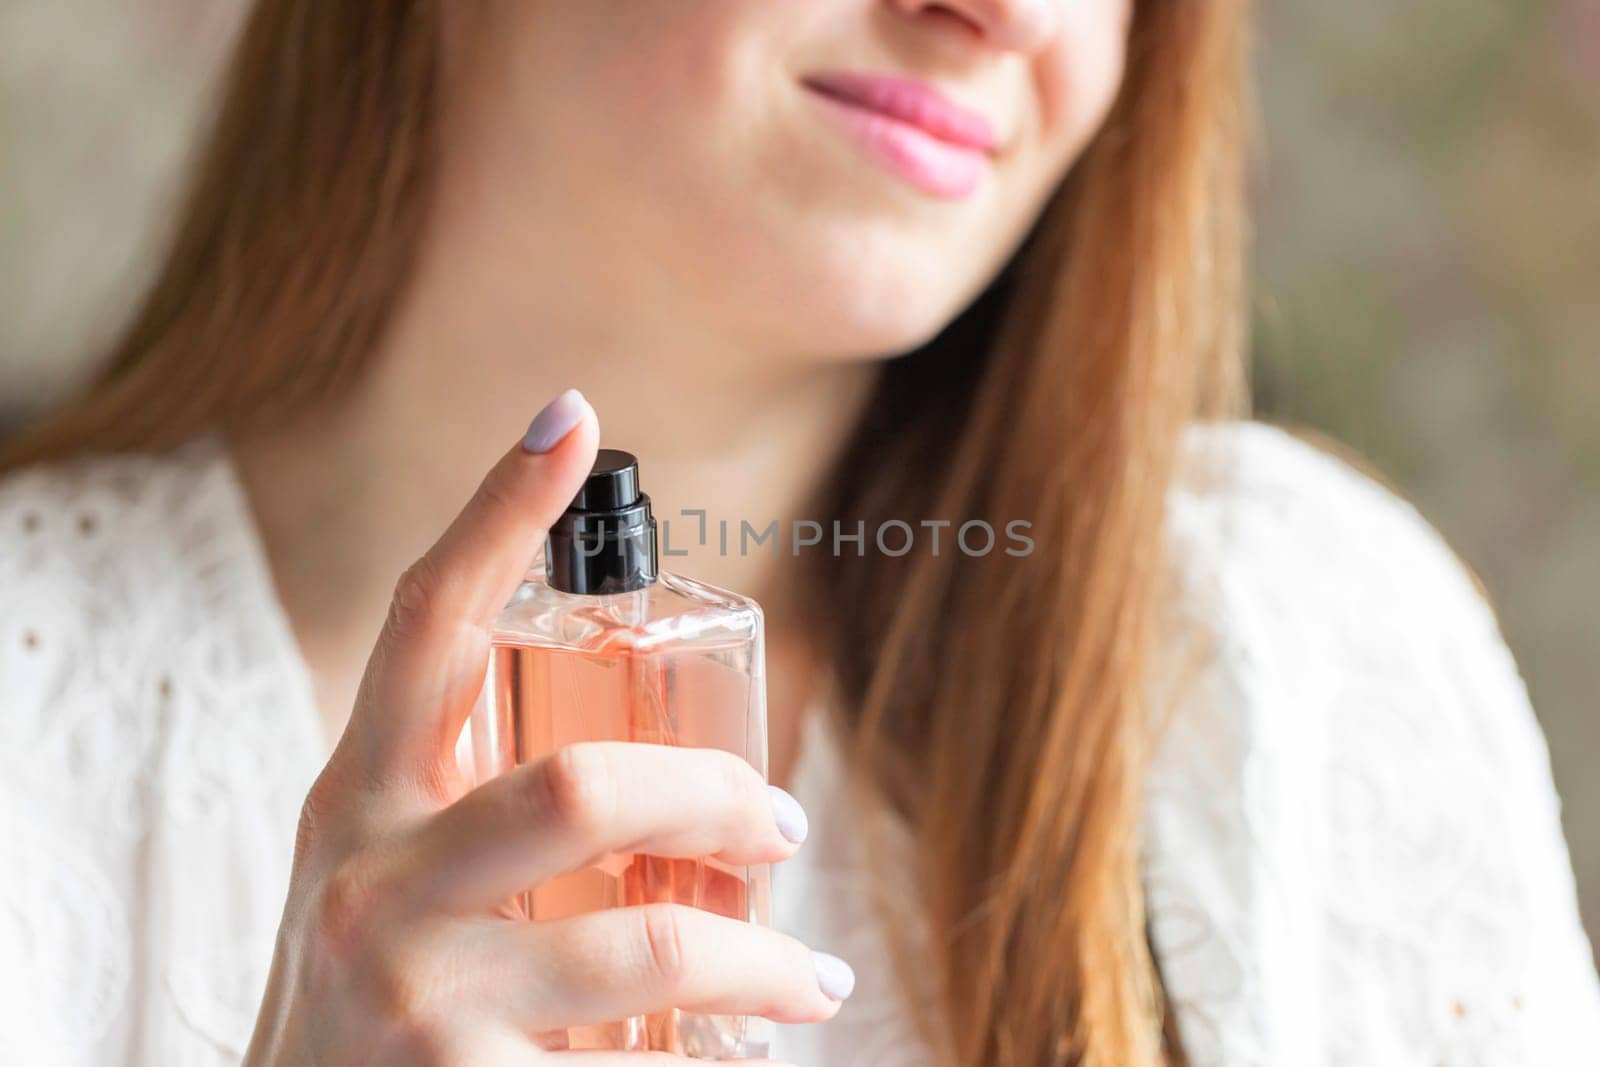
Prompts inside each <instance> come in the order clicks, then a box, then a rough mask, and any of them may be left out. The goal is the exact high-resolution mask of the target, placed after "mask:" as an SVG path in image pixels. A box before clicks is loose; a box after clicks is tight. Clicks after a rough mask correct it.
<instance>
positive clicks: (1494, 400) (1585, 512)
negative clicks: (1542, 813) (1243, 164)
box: [1254, 0, 1600, 943]
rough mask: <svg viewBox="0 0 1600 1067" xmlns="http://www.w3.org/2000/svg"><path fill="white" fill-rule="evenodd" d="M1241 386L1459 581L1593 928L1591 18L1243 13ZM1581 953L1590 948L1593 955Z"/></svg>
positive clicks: (1597, 589) (1481, 11) (1378, 9)
mask: <svg viewBox="0 0 1600 1067" xmlns="http://www.w3.org/2000/svg"><path fill="white" fill-rule="evenodd" d="M1258 57H1259V69H1260V80H1259V90H1258V91H1259V93H1260V98H1261V108H1260V110H1261V112H1262V116H1263V119H1264V125H1265V133H1266V138H1267V143H1266V146H1265V151H1264V153H1263V157H1262V159H1261V160H1260V164H1261V165H1260V167H1259V172H1258V176H1257V193H1258V196H1257V221H1256V225H1257V229H1258V241H1257V250H1256V257H1257V258H1256V269H1255V274H1256V294H1255V353H1254V355H1255V367H1254V374H1255V394H1256V405H1257V409H1258V411H1259V413H1260V414H1261V415H1263V416H1264V417H1267V418H1270V419H1272V420H1274V421H1278V420H1285V421H1294V422H1302V423H1307V424H1310V425H1313V426H1316V427H1318V428H1321V429H1324V430H1326V431H1327V432H1329V433H1331V434H1332V435H1333V436H1335V437H1337V438H1339V439H1341V440H1343V441H1345V442H1348V443H1349V444H1350V445H1352V446H1354V447H1355V448H1356V449H1357V450H1358V451H1360V452H1361V453H1363V454H1364V455H1365V456H1366V457H1367V459H1368V460H1370V462H1371V463H1372V464H1373V465H1374V466H1375V467H1376V468H1377V469H1378V471H1379V472H1380V473H1382V474H1383V475H1385V476H1386V477H1387V478H1388V479H1389V480H1390V481H1392V482H1394V483H1395V484H1396V485H1397V486H1399V487H1400V488H1401V489H1402V490H1403V492H1404V493H1405V495H1406V496H1407V497H1408V498H1410V499H1411V500H1412V502H1413V503H1415V504H1416V506H1417V508H1418V509H1419V510H1420V511H1421V512H1422V514H1423V515H1424V516H1425V517H1426V518H1427V519H1428V520H1429V521H1430V522H1432V523H1433V524H1434V525H1435V526H1437V527H1438V528H1439V530H1440V531H1441V532H1442V533H1443V534H1444V536H1445V538H1446V539H1447V540H1448V541H1449V542H1450V543H1451V544H1452V545H1453V546H1454V547H1455V549H1456V550H1457V552H1458V553H1459V554H1460V555H1461V556H1463V557H1464V558H1465V559H1466V561H1467V562H1468V564H1469V565H1470V566H1472V567H1473V569H1474V570H1475V571H1477V573H1478V576H1479V577H1480V578H1481V579H1482V580H1483V583H1484V584H1485V586H1487V588H1488V590H1489V594H1490V598H1491V601H1492V602H1493V603H1494V605H1495V607H1496V609H1497V612H1498V614H1499V616H1500V620H1501V626H1502V628H1503V630H1504V631H1505V634H1506V638H1507V640H1508V642H1509V643H1510V645H1511V648H1512V651H1513V653H1515V655H1516V657H1517V660H1518V662H1519V663H1520V665H1521V667H1522V670H1523V674H1524V676H1525V677H1526V679H1527V682H1528V686H1529V690H1530V692H1531V693H1532V697H1533V703H1534V707H1535V708H1536V709H1537V710H1538V712H1539V715H1540V718H1541V721H1542V723H1543V725H1544V728H1545V732H1546V736H1547V737H1548V739H1549V742H1550V747H1551V750H1552V751H1551V755H1552V759H1553V763H1554V768H1555V774H1556V782H1557V786H1558V788H1559V789H1560V791H1561V794H1562V797H1563V800H1564V807H1565V812H1564V814H1565V821H1566V829H1567V839H1568V841H1569V842H1570V844H1571V848H1572V855H1573V863H1574V866H1575V867H1576V869H1577V874H1578V879H1579V883H1580V887H1581V891H1582V895H1583V903H1584V911H1585V918H1586V919H1587V922H1588V928H1589V931H1590V934H1591V937H1595V936H1596V935H1597V934H1600V774H1597V773H1596V771H1597V769H1600V708H1597V703H1600V358H1597V357H1600V4H1595V3H1592V2H1585V3H1580V2H1574V0H1569V2H1553V3H1540V2H1530V0H1523V2H1521V3H1516V4H1504V3H1486V2H1482V0H1456V2H1454V3H1451V4H1448V5H1446V4H1443V3H1438V2H1434V0H1426V2H1423V3H1413V4H1392V3H1375V2H1371V0H1363V2H1357V3H1343V4H1335V5H1332V6H1329V5H1327V4H1320V3H1313V2H1311V0H1278V2H1277V3H1273V4H1268V5H1263V25H1262V29H1261V39H1260V42H1259V46H1258ZM1597 943H1600V942H1597Z"/></svg>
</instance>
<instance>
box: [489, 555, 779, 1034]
mask: <svg viewBox="0 0 1600 1067" xmlns="http://www.w3.org/2000/svg"><path fill="white" fill-rule="evenodd" d="M761 651H762V649H761V624H760V610H759V608H756V607H755V606H754V604H753V602H750V601H747V600H745V599H743V598H739V597H734V596H732V595H731V594H724V593H722V592H721V591H719V590H714V589H712V588H711V587H709V586H703V585H701V584H699V583H696V582H693V581H691V580H689V579H685V578H680V577H677V576H674V575H670V574H668V575H662V576H661V577H660V579H659V580H658V581H657V582H655V583H654V584H652V585H651V586H649V587H647V588H645V589H641V590H638V591H635V592H628V593H620V594H614V595H608V596H602V597H593V596H583V597H579V596H574V595H571V594H567V593H562V592H559V591H556V590H552V589H550V588H549V586H548V585H546V584H545V583H544V582H543V581H542V580H541V579H540V578H538V577H534V578H531V579H530V580H529V581H528V582H527V583H525V584H524V586H523V589H522V591H521V593H520V594H519V599H518V600H516V601H513V603H512V605H511V606H510V607H509V608H508V609H507V610H506V613H505V614H504V615H503V616H502V619H501V623H500V626H499V627H498V628H497V632H496V635H495V642H494V645H493V649H492V651H491V654H490V665H489V677H488V679H487V683H488V684H486V686H485V689H484V696H483V699H482V700H481V701H480V703H479V707H478V709H477V710H476V711H475V712H474V722H473V734H472V740H473V748H474V759H475V763H476V766H477V769H478V774H479V777H480V779H482V778H484V777H487V776H488V775H491V774H497V773H502V772H504V771H505V770H508V769H510V768H511V767H512V766H515V765H519V764H524V763H529V762H532V761H535V760H538V759H540V758H541V757H543V756H546V755H548V754H550V753H552V752H554V751H556V750H557V749H559V748H561V747H563V746H565V745H569V744H572V743H574V742H579V741H634V742H643V743H648V744H658V745H679V746H686V747H694V748H718V749H723V750H725V751H728V752H733V753H735V754H737V755H739V756H742V757H743V758H745V759H746V760H748V761H749V762H750V763H751V764H752V765H754V766H755V768H756V769H757V770H758V771H760V772H761V773H762V774H763V775H765V773H766V720H765V700H764V688H763V682H764V679H763V676H762V665H761ZM661 902H671V903H678V904H685V905H690V906H692V907H697V908H704V909H706V910H708V911H712V912H715V913H717V914H719V915H724V916H727V917H729V918H733V919H740V920H744V921H749V922H757V923H763V924H765V923H767V922H769V921H770V912H771V889H770V871H769V869H768V868H767V867H765V866H760V867H729V866H727V865H724V864H720V863H718V862H716V861H713V860H708V859H678V860H669V859H662V858H657V857H651V856H644V855H631V854H613V855H610V856H607V857H605V858H603V859H602V860H600V861H599V862H598V863H596V864H594V865H593V866H591V867H589V868H587V869H585V870H582V871H577V872H575V873H572V874H569V875H566V876H564V877H561V878H557V879H555V880H553V881H550V882H546V883H544V884H542V885H539V886H536V887H534V888H533V889H532V890H530V891H529V892H528V893H526V894H525V895H524V897H523V898H522V900H521V901H520V902H519V910H520V911H522V912H523V914H525V915H526V916H527V917H528V919H529V920H530V921H534V922H538V921H542V920H550V919H560V918H564V917H567V916H571V915H576V914H581V913H584V912H589V911H594V910H597V909H601V908H615V907H629V906H634V905H641V904H649V903H661ZM770 1039H771V1024H770V1023H768V1022H767V1021H766V1020H763V1019H756V1018H743V1017H730V1016H707V1015H693V1014H689V1013H685V1012H680V1011H669V1012H665V1013H662V1014H660V1015H656V1016H648V1017H639V1018H633V1019H622V1020H617V1021H615V1022H613V1023H608V1024H604V1025H600V1026H590V1027H582V1028H576V1029H573V1030H570V1031H567V1032H566V1033H565V1034H564V1035H561V1036H559V1037H558V1038H557V1043H558V1047H566V1048H571V1049H610V1050H625V1051H650V1052H670V1053H674V1054H676V1055H680V1056H689V1057H693V1058H698V1059H713V1060H716V1059H743V1058H755V1057H760V1056H763V1055H765V1053H766V1049H767V1046H768V1044H769V1042H770Z"/></svg>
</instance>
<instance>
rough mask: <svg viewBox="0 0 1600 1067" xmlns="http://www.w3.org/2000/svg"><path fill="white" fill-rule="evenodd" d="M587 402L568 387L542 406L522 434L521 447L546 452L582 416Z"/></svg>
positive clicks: (530, 450) (565, 434)
mask: <svg viewBox="0 0 1600 1067" xmlns="http://www.w3.org/2000/svg"><path fill="white" fill-rule="evenodd" d="M586 406H587V402H586V401H585V400H584V399H583V394H582V393H580V392H578V391H577V390H576V389H568V390H567V391H566V392H564V393H562V394H561V395H560V396H558V397H556V398H555V399H554V400H552V401H550V403H548V404H546V405H545V406H544V409H543V410H542V411H540V412H539V414H537V415H535V416H534V417H533V422H532V423H530V424H529V425H528V432H527V433H525V434H523V435H522V447H523V448H525V449H527V450H528V451H529V452H548V451H550V450H551V449H552V448H554V447H556V445H558V444H560V443H561V439H562V438H563V437H565V436H567V434H569V433H571V432H572V428H573V427H574V426H576V425H578V420H579V419H581V418H583V409H584V408H585V407H586Z"/></svg>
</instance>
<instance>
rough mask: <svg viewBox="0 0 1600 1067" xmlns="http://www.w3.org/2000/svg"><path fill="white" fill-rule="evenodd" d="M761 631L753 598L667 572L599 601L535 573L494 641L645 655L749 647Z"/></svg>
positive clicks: (502, 619)
mask: <svg viewBox="0 0 1600 1067" xmlns="http://www.w3.org/2000/svg"><path fill="white" fill-rule="evenodd" d="M762 628H763V616H762V611H761V606H760V605H759V604H758V603H757V602H756V601H755V600H753V599H752V598H750V597H747V596H743V595H741V594H738V593H734V592H731V591H729V590H726V589H719V588H717V587H716V586H713V585H709V584H707V583H705V582H701V581H698V580H696V579H693V578H689V577H687V576H684V575H679V574H672V573H663V574H661V575H659V576H658V577H657V579H656V580H655V581H654V582H652V583H651V584H650V585H647V586H645V587H644V588H642V589H638V590H633V591H631V592H625V593H607V594H604V595H599V596H594V595H588V594H581V593H566V592H562V591H561V590H558V589H552V588H551V587H550V585H549V584H548V583H547V582H546V581H545V578H544V576H543V574H542V573H539V572H537V571H535V572H534V573H531V574H530V575H529V577H528V579H527V580H526V581H524V582H523V583H522V585H521V586H520V587H519V588H518V589H517V591H516V593H515V594H513V596H512V598H511V601H510V602H509V603H508V604H507V606H506V608H505V610H504V611H503V612H501V614H500V617H499V619H498V620H496V623H495V629H494V635H493V636H494V641H495V642H496V643H497V644H530V645H542V646H546V647H562V648H570V649H573V650H577V651H594V652H603V651H607V650H611V649H616V648H620V647H624V646H626V647H628V648H631V649H633V650H635V651H644V650H648V649H650V648H654V647H658V646H666V645H671V646H674V647H678V646H682V645H685V644H695V645H726V644H739V643H747V642H751V641H755V640H757V639H759V638H760V636H761V633H762Z"/></svg>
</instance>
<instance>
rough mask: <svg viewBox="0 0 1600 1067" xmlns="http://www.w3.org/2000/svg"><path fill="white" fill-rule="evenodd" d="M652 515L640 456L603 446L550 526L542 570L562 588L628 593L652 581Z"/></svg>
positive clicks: (654, 563) (654, 567)
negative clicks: (641, 486) (643, 488)
mask: <svg viewBox="0 0 1600 1067" xmlns="http://www.w3.org/2000/svg"><path fill="white" fill-rule="evenodd" d="M656 572H657V558H656V520H655V517H654V516H652V515H651V514H650V497H649V496H647V495H646V494H645V493H643V492H641V491H640V489H639V461H638V459H636V458H635V457H634V456H633V455H632V454H631V453H628V452H623V451H620V450H619V449H615V448H602V449H600V451H599V453H598V454H597V455H596V456H595V461H594V467H593V469H591V470H590V471H589V476H588V477H587V478H585V479H584V481H583V486H582V488H580V489H579V490H578V495H577V496H575V497H574V498H573V500H572V503H571V504H570V505H569V506H568V507H567V510H566V511H564V512H562V513H561V517H560V518H558V519H557V520H556V521H555V524H554V525H552V526H551V527H550V537H549V540H548V542H547V543H546V545H545V575H546V577H547V578H548V579H549V582H550V587H551V588H552V589H559V590H561V591H562V592H564V593H586V594H591V595H596V596H598V595H603V594H606V593H627V592H631V591H633V590H635V589H643V588H644V587H645V586H647V585H649V584H650V583H652V582H654V581H655V580H656Z"/></svg>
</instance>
